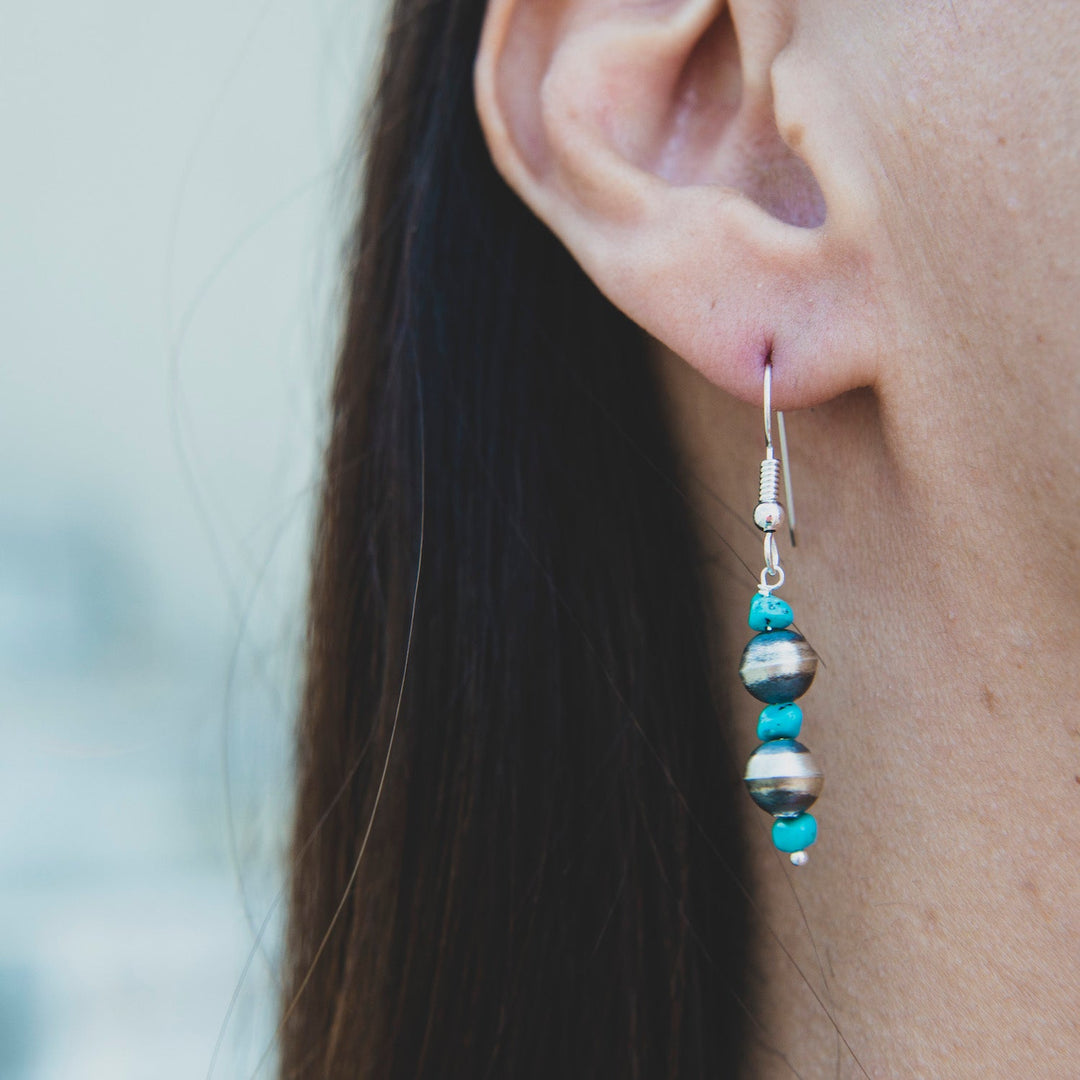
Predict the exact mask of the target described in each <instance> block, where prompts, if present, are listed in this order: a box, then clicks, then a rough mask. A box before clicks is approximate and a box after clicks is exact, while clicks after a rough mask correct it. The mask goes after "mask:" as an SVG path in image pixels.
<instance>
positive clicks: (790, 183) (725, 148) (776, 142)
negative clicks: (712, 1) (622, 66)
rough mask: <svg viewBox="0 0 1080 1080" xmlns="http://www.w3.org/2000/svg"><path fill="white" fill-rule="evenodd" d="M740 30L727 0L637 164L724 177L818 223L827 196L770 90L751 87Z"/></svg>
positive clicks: (691, 180)
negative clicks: (778, 118)
mask: <svg viewBox="0 0 1080 1080" xmlns="http://www.w3.org/2000/svg"><path fill="white" fill-rule="evenodd" d="M740 51H741V50H740V48H739V40H738V36H737V31H736V28H735V26H734V23H733V21H732V17H731V9H730V8H729V7H728V6H726V5H725V6H724V7H723V8H722V9H721V11H720V12H719V13H718V14H717V16H716V18H715V19H714V20H713V22H712V23H711V24H710V26H709V27H708V29H707V30H706V31H705V32H704V33H703V34H702V35H701V37H700V39H699V40H698V42H697V43H696V45H695V46H694V48H693V50H692V51H691V52H690V54H689V56H688V57H687V59H686V63H685V65H684V66H683V68H682V71H681V72H680V73H679V76H678V80H677V83H676V86H675V88H674V91H673V94H672V106H671V115H670V117H669V122H668V123H667V124H665V125H664V127H663V131H664V133H665V138H664V141H663V143H662V145H661V146H660V147H659V149H658V150H656V151H655V153H654V156H653V159H652V160H651V161H639V162H637V164H639V165H640V166H642V167H644V168H648V169H649V170H650V171H652V172H654V173H655V174H656V175H657V176H659V177H661V178H662V179H664V180H666V181H667V182H668V183H670V184H676V185H679V186H689V185H695V184H721V185H723V186H725V187H730V188H735V189H737V190H739V191H741V192H742V193H743V194H744V195H745V196H746V197H747V198H749V199H752V200H753V201H754V202H755V203H757V205H758V206H760V207H761V208H762V209H763V210H765V211H767V212H768V213H769V214H770V215H772V216H773V217H775V218H777V219H778V220H780V221H783V222H785V223H786V224H788V225H795V226H799V227H802V228H808V229H812V228H817V227H818V226H819V225H822V224H823V223H824V221H825V198H824V196H823V195H822V193H821V188H820V187H819V186H818V183H817V181H816V180H815V179H814V176H813V174H812V173H811V171H810V169H809V168H808V167H807V166H806V164H805V162H803V161H802V159H801V158H800V157H799V156H798V154H797V153H796V152H795V151H794V150H793V149H792V148H791V147H789V146H788V145H787V144H786V143H785V142H784V140H783V139H782V138H781V136H780V133H779V131H778V130H777V128H776V124H775V120H774V110H773V107H772V91H771V89H770V88H769V87H768V86H767V85H765V86H757V87H754V88H753V90H752V91H751V92H747V90H746V87H745V80H744V76H743V71H742V64H741V60H740Z"/></svg>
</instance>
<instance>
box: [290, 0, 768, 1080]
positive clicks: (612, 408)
mask: <svg viewBox="0 0 1080 1080" xmlns="http://www.w3.org/2000/svg"><path fill="white" fill-rule="evenodd" d="M484 6H485V5H484V2H483V0H439V2H436V0H401V2H399V3H398V4H397V5H396V9H395V11H394V12H393V13H392V19H391V27H390V33H389V37H388V43H387V46H386V52H385V57H384V60H383V65H382V70H381V77H380V84H379V89H378V95H377V99H376V101H375V103H374V111H373V113H372V119H371V123H372V125H373V127H372V134H371V138H370V142H369V146H368V154H367V158H366V166H365V178H364V189H363V209H362V213H361V217H360V221H359V226H358V234H357V237H356V241H355V252H354V260H353V266H352V278H351V296H350V304H349V310H348V317H347V325H346V333H345V339H344V344H343V348H342V352H341V356H340V363H339V368H338V372H337V378H336V382H335V385H334V390H333V406H332V407H333V414H332V428H331V437H330V444H329V448H328V453H327V460H326V478H325V487H324V493H323V503H322V512H321V524H320V529H319V533H318V536H317V540H316V552H315V565H314V576H313V585H312V594H311V623H310V633H309V661H308V682H307V690H306V698H305V703H304V708H303V715H302V717H301V722H300V726H299V731H298V745H297V768H298V782H299V793H298V802H297V811H296V820H295V832H294V838H293V855H292V858H293V862H292V878H291V884H290V897H291V899H290V905H291V906H290V915H289V931H288V942H287V972H286V975H287V978H286V986H285V991H284V998H283V1004H282V1026H281V1031H280V1042H281V1046H280V1051H281V1075H282V1076H283V1077H285V1078H288V1080H316V1078H317V1080H345V1078H349V1080H356V1078H357V1077H372V1078H374V1077H378V1078H380V1080H383V1078H402V1080H404V1078H410V1080H413V1078H431V1080H434V1078H440V1080H445V1078H447V1077H462V1078H465V1077H468V1078H477V1077H514V1078H516V1080H527V1078H530V1077H537V1078H540V1077H543V1078H544V1080H551V1078H552V1077H560V1078H567V1077H598V1076H618V1077H641V1078H647V1080H656V1078H659V1077H680V1078H686V1077H709V1078H711V1080H716V1078H719V1077H733V1076H735V1075H736V1074H737V1072H738V1070H739V1067H740V1062H741V1061H742V1057H743V1043H744V1036H745V1029H746V1026H747V1022H746V1012H745V1009H744V1006H743V1005H742V1001H743V998H744V989H745V972H744V968H745V962H746V956H745V942H746V937H747V924H748V919H747V910H746V908H747V901H746V898H745V894H744V893H743V891H742V889H741V887H740V885H739V884H738V882H739V881H740V880H741V879H743V878H744V875H745V863H744V856H743V851H742V838H741V836H740V832H739V829H738V827H737V822H738V820H739V817H738V810H737V807H736V805H735V798H736V797H737V796H741V794H742V793H741V792H740V791H739V790H738V788H737V786H736V785H735V784H732V783H729V782H727V778H729V777H731V776H733V775H734V768H733V765H732V761H731V757H730V752H729V746H728V739H727V735H726V732H725V727H726V722H725V719H724V718H723V717H722V716H720V715H718V713H717V710H716V708H715V706H714V703H713V696H712V694H711V691H710V680H709V669H710V656H711V652H712V650H711V649H710V644H709V641H708V634H707V622H706V618H705V601H704V595H705V588H704V585H703V582H702V580H701V578H700V572H701V562H702V560H701V556H700V553H699V551H698V548H697V544H696V540H695V536H694V529H693V526H692V523H691V521H690V518H689V514H688V511H687V509H686V506H685V505H684V503H683V501H682V500H681V499H680V497H679V495H678V494H677V492H676V491H675V488H674V485H673V484H672V479H673V478H675V477H677V475H678V464H677V461H676V458H675V455H674V452H673V449H672V443H671V439H670V437H669V434H668V432H667V430H666V428H665V426H664V419H663V416H662V409H661V404H660V400H661V399H660V395H659V392H658V389H657V387H656V385H655V384H654V381H653V374H652V371H651V369H650V365H649V359H648V352H647V347H646V342H645V340H644V339H643V336H642V335H641V333H640V332H639V331H638V330H637V329H636V328H635V327H634V326H633V325H632V324H631V323H629V321H628V320H626V319H625V318H624V317H623V316H622V315H621V314H619V313H618V312H617V311H616V310H615V309H614V308H612V307H611V305H610V304H608V303H607V301H605V300H604V299H603V298H602V297H601V296H600V294H599V293H598V292H597V291H596V289H595V288H594V286H593V285H592V284H591V283H590V282H589V280H588V279H587V278H586V277H585V276H584V275H583V274H582V272H581V271H580V270H579V269H578V268H577V266H576V265H575V264H574V263H573V262H572V260H571V259H570V258H569V256H568V255H567V254H566V252H565V251H564V250H563V249H562V248H561V247H560V246H559V244H558V243H557V242H556V241H555V240H554V239H553V238H552V236H551V235H550V234H548V233H547V231H546V230H545V229H544V228H543V227H542V226H541V225H539V224H538V223H537V222H536V221H535V220H534V219H533V217H532V215H531V214H530V213H529V212H528V211H527V210H526V209H525V208H524V207H523V206H522V205H521V204H520V203H519V202H518V201H517V199H516V198H515V197H514V196H513V195H512V193H511V192H510V191H509V190H508V189H507V188H506V186H505V185H504V184H503V183H502V181H501V180H500V179H499V177H498V176H497V174H496V173H495V171H494V169H493V167H492V165H491V163H490V160H489V157H488V154H487V152H486V149H485V146H484V143H483V140H482V138H481V134H480V130H479V126H478V123H477V121H476V118H475V111H474V106H473V99H472V85H471V67H472V61H473V57H474V55H475V50H476V45H477V40H478V34H479V28H480V23H481V19H482V16H483V9H484ZM422 516H423V557H422V562H421V564H420V569H419V572H418V566H417V563H418V559H419V558H420V554H421V551H420V546H421V518H422ZM414 589H415V595H414ZM414 600H415V608H414ZM407 645H408V667H407V674H406V677H405V678H404V683H403V682H402V673H403V665H405V663H406V651H407V649H406V646H407ZM399 691H400V692H401V699H400V702H399V700H398V697H399ZM391 739H392V742H391ZM384 770H385V773H384ZM376 802H378V805H377V808H376V805H375V804H376ZM369 826H370V828H369ZM362 844H366V846H365V847H364V851H363V858H362V859H359V855H360V849H361V845H362ZM358 859H359V861H358Z"/></svg>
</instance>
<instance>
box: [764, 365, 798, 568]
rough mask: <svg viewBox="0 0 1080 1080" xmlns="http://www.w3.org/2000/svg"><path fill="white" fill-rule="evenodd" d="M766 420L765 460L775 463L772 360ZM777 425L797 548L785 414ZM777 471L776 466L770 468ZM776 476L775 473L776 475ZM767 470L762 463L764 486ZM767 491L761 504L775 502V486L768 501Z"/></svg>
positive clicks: (767, 382) (766, 380) (768, 372)
mask: <svg viewBox="0 0 1080 1080" xmlns="http://www.w3.org/2000/svg"><path fill="white" fill-rule="evenodd" d="M762 404H763V406H764V419H765V460H766V461H773V460H775V458H776V455H775V453H774V452H773V441H772V360H771V359H769V360H766V361H765V375H764V388H763V393H762ZM776 424H777V427H778V429H779V431H780V465H781V467H782V468H783V472H784V501H785V502H786V503H787V520H788V536H790V537H791V546H792V547H795V546H796V544H795V498H794V496H793V495H792V492H791V466H790V465H789V464H788V448H787V427H786V426H785V424H784V414H783V413H782V412H778V413H777V414H776ZM770 469H772V470H775V466H770ZM774 475H775V473H774ZM764 477H765V469H764V462H763V463H762V482H763V484H764ZM766 494H767V492H766V491H764V490H763V491H762V492H761V498H760V501H761V502H763V503H764V502H775V500H776V490H775V485H774V486H773V489H772V492H771V497H770V498H769V499H766V497H765V496H766Z"/></svg>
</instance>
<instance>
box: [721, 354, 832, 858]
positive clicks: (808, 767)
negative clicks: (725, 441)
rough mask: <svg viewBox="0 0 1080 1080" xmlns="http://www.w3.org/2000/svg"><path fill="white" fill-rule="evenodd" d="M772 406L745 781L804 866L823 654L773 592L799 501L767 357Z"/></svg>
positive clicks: (775, 832) (781, 842)
mask: <svg viewBox="0 0 1080 1080" xmlns="http://www.w3.org/2000/svg"><path fill="white" fill-rule="evenodd" d="M764 407H765V460H764V461H762V463H761V472H760V481H759V488H758V505H757V508H756V509H755V510H754V524H755V525H757V527H758V528H759V529H760V530H761V531H762V532H763V533H764V534H765V569H764V570H762V571H761V578H760V579H759V583H758V591H757V593H756V594H755V596H754V598H753V599H752V600H751V601H750V629H751V630H757V631H758V633H757V634H756V635H755V636H754V637H753V638H751V639H750V642H749V644H748V645H747V646H746V648H745V649H744V650H743V655H742V663H741V664H740V665H739V678H740V679H742V682H743V685H744V686H745V687H746V689H747V690H749V691H750V693H751V694H753V695H754V697H756V698H757V699H758V700H759V701H762V702H764V703H765V708H764V709H762V711H761V715H760V716H759V717H758V725H757V735H758V738H759V739H760V740H761V745H760V746H759V747H758V748H757V749H756V750H755V751H754V752H753V754H751V755H750V760H749V761H748V762H747V763H746V776H745V779H746V786H747V788H748V789H749V791H750V797H751V798H752V799H753V800H754V802H756V803H757V804H758V806H760V807H761V808H762V810H767V811H768V812H769V813H770V814H772V815H773V817H774V818H775V819H776V820H775V821H774V822H773V828H772V838H773V843H774V844H775V845H776V847H777V848H779V849H780V851H783V852H786V853H787V854H788V855H789V856H790V858H791V861H792V863H793V864H794V865H795V866H802V865H804V864H805V863H806V860H807V853H806V849H807V848H808V847H809V846H810V845H811V844H812V843H813V842H814V841H815V840H816V839H817V821H816V820H815V819H814V816H813V815H812V814H808V813H807V810H808V809H809V808H810V806H811V805H813V803H814V801H815V800H816V799H817V797H818V795H820V794H821V789H822V787H823V785H824V783H825V777H824V776H823V775H822V772H821V770H820V769H819V768H818V767H817V765H815V763H814V759H813V757H812V756H811V754H810V751H809V750H807V748H806V747H805V746H803V744H802V743H801V742H799V741H798V736H799V732H800V730H801V728H802V718H803V716H802V709H800V708H799V706H798V705H796V704H795V699H796V698H799V697H802V695H803V694H805V693H806V691H807V690H808V689H809V688H810V683H811V682H813V680H814V673H815V672H816V671H817V659H818V658H817V654H816V653H815V652H814V650H813V649H812V648H811V647H810V645H809V643H808V642H807V641H806V639H805V638H804V637H803V636H802V634H799V633H797V632H796V631H794V630H791V629H789V627H790V626H791V624H792V621H793V619H794V616H793V615H792V611H791V607H790V606H789V605H788V604H787V603H785V601H783V600H781V599H780V597H779V596H775V595H773V594H774V593H775V591H776V590H777V589H779V588H780V586H781V585H783V584H784V570H783V567H781V565H780V553H779V550H778V549H777V546H776V530H777V529H778V528H779V527H780V526H781V525H782V524H783V522H784V519H785V517H786V518H787V520H788V523H789V524H788V528H789V530H790V535H791V543H792V546H794V544H795V507H794V504H793V502H792V498H791V473H790V470H789V467H788V454H787V437H786V433H785V431H784V414H783V413H782V412H778V413H777V414H776V417H777V424H778V426H779V432H780V451H781V455H782V464H783V471H784V493H785V497H786V499H787V503H788V510H787V514H786V515H785V512H784V508H783V506H782V505H781V504H780V502H779V501H778V499H777V496H778V495H779V493H780V468H781V461H780V460H778V459H777V457H776V454H775V453H774V451H773V440H772V363H771V362H770V361H766V363H765V386H764Z"/></svg>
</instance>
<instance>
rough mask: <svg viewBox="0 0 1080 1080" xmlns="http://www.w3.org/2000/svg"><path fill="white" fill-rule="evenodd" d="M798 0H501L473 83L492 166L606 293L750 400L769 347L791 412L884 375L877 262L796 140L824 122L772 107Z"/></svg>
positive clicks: (490, 18)
mask: <svg viewBox="0 0 1080 1080" xmlns="http://www.w3.org/2000/svg"><path fill="white" fill-rule="evenodd" d="M789 8H790V5H788V4H781V3H779V2H773V0H741V2H740V0H736V2H735V3H733V4H730V5H727V4H724V3H722V2H721V0H684V2H679V0H670V2H668V3H654V4H641V3H640V2H637V3H635V2H631V0H626V2H623V3H619V2H617V0H616V2H612V0H563V2H561V3H536V2H533V0H492V2H491V3H490V5H489V9H488V13H487V19H486V22H485V26H484V33H483V36H482V39H481V45H480V50H479V53H478V56H477V61H476V69H475V88H476V100H477V108H478V112H479V115H480V120H481V124H482V126H483V129H484V133H485V136H486V138H487V141H488V145H489V147H490V149H491V153H492V157H493V159H494V161H495V164H496V166H497V168H498V169H499V170H500V172H501V173H502V175H503V176H504V178H505V179H506V180H507V182H508V183H509V184H510V185H511V186H512V187H513V188H514V189H515V190H516V191H517V192H518V194H519V195H520V196H521V198H522V199H523V200H524V201H525V202H526V203H527V204H528V205H529V206H530V207H531V208H532V210H533V211H534V212H535V213H536V214H537V215H538V216H539V217H540V218H542V219H543V220H544V221H545V222H546V223H547V225H548V226H549V227H550V228H551V229H552V230H553V231H554V232H555V233H556V235H557V236H558V237H559V238H560V240H561V241H562V242H563V243H564V244H565V245H566V247H567V248H568V249H569V250H570V252H571V253H572V254H573V255H574V256H575V258H576V259H577V260H578V261H579V262H580V263H581V265H582V266H583V268H584V269H585V270H586V272H587V273H589V275H590V276H591V277H592V278H593V279H594V281H595V282H596V283H597V285H598V286H599V287H600V289H601V290H602V291H603V292H604V293H605V294H606V295H607V296H608V297H609V299H610V300H611V301H612V302H613V303H614V304H615V305H616V306H618V307H619V308H621V309H622V310H623V311H624V312H625V313H626V314H627V315H628V316H629V317H630V318H632V319H633V320H634V321H636V322H637V323H639V324H640V325H641V326H643V327H644V328H645V329H646V330H647V331H648V332H649V333H650V334H652V335H653V336H654V337H656V338H657V339H658V340H660V341H661V342H663V343H664V344H665V345H666V346H667V347H668V348H669V349H671V350H672V351H673V352H675V353H677V354H678V355H679V356H682V357H683V358H684V359H685V360H686V361H687V362H688V363H690V364H692V365H693V366H694V367H696V368H698V369H699V370H700V371H701V372H702V373H703V374H705V375H706V377H708V378H709V379H710V380H711V381H713V382H714V383H716V384H717V385H718V386H720V387H721V388H722V389H724V390H726V391H728V392H729V393H731V394H733V395H735V396H737V397H740V398H742V399H744V400H746V401H756V400H758V398H759V397H760V386H761V375H762V368H763V365H764V362H765V360H766V358H768V357H770V356H771V358H772V360H773V368H774V379H775V396H776V402H777V406H778V407H780V408H789V409H790V408H798V407H803V406H807V405H812V404H815V403H817V402H820V401H823V400H826V399H828V398H830V397H833V396H836V395H837V394H839V393H842V392H844V391H845V390H848V389H852V388H853V387H855V386H860V385H867V384H870V383H872V382H873V381H874V363H873V357H874V350H873V348H868V347H867V342H866V338H865V334H862V333H860V332H857V331H858V329H859V328H857V327H856V326H855V324H854V322H853V321H851V320H852V318H853V316H854V314H855V313H856V312H857V311H858V310H859V309H860V307H862V308H863V309H865V307H864V306H865V304H866V303H867V302H868V300H867V297H866V292H867V290H868V289H869V288H871V285H870V278H871V275H869V274H868V273H867V256H865V253H861V252H860V250H859V247H858V244H857V242H853V239H852V237H851V236H850V235H844V236H839V235H837V234H835V232H833V231H831V230H830V227H829V226H830V223H829V220H828V217H829V206H828V203H829V195H830V185H829V183H828V182H826V183H822V182H821V177H820V176H818V175H817V174H815V172H813V171H812V170H811V168H810V167H808V165H807V164H806V163H805V162H804V161H803V159H802V158H801V157H800V156H799V154H798V153H797V152H796V149H797V148H793V147H792V146H791V145H789V142H797V141H798V139H799V138H800V137H801V132H802V131H805V129H806V128H807V126H809V125H813V124H814V123H816V122H818V120H819V118H818V117H816V116H815V115H814V114H813V112H812V111H808V110H807V109H806V108H803V109H802V110H794V111H795V112H796V113H797V115H795V116H793V115H791V114H792V109H791V107H790V95H789V98H788V106H787V109H788V111H787V113H786V114H785V116H784V118H783V124H782V126H783V133H782V131H781V123H780V122H779V121H778V119H777V115H776V106H775V102H774V100H773V93H772V72H773V69H774V65H776V63H777V58H778V57H780V56H781V54H783V53H784V52H785V50H786V49H789V48H790V45H791V33H792V27H791V24H790V14H789V13H788V11H789ZM785 70H787V71H790V70H792V68H791V67H790V65H788V66H787V67H786V68H785ZM800 70H805V69H800ZM788 84H790V79H788ZM789 89H790V86H789ZM821 122H825V119H821ZM785 134H786V136H787V139H788V140H789V142H785V138H784V135H785ZM828 179H829V178H828V177H826V181H828Z"/></svg>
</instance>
